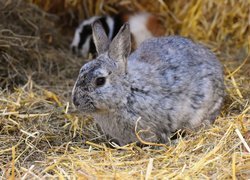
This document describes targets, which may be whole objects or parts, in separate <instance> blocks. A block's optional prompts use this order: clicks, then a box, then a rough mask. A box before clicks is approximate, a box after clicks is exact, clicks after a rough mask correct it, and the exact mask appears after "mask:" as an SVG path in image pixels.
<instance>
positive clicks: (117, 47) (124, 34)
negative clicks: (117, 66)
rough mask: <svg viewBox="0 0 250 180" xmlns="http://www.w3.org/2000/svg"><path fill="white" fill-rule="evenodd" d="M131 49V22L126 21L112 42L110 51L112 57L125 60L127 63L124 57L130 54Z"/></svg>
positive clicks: (121, 60)
mask: <svg viewBox="0 0 250 180" xmlns="http://www.w3.org/2000/svg"><path fill="white" fill-rule="evenodd" d="M130 50H131V35H130V30H129V24H128V23H125V24H124V25H123V26H122V27H121V29H120V30H119V32H118V34H117V35H116V36H115V38H114V39H113V41H112V42H111V44H110V46H109V51H108V53H109V57H110V58H112V59H114V60H116V61H119V62H123V64H124V63H125V65H126V62H124V59H126V58H127V57H128V56H129V54H130Z"/></svg>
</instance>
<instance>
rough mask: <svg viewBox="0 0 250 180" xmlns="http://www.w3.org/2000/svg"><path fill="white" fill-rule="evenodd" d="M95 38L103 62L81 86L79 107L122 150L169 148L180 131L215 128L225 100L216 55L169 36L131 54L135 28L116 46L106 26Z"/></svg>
mask: <svg viewBox="0 0 250 180" xmlns="http://www.w3.org/2000/svg"><path fill="white" fill-rule="evenodd" d="M92 28H93V37H94V43H95V45H96V49H97V52H98V57H97V58H96V59H93V60H92V61H90V62H89V63H87V64H85V65H84V66H83V67H82V68H81V70H80V73H79V76H78V79H77V81H76V83H75V86H74V89H73V92H72V98H73V103H74V105H75V106H76V108H77V109H78V110H79V111H80V112H82V113H85V114H89V115H92V116H93V117H94V119H95V121H96V122H97V123H98V124H99V125H100V127H101V128H102V130H103V131H104V133H105V134H108V135H110V136H111V137H113V138H114V139H117V140H118V141H119V143H120V145H125V144H128V143H131V142H135V141H138V139H137V137H136V134H135V125H136V122H137V119H138V118H139V117H141V120H140V121H138V124H137V125H138V129H137V131H139V130H143V132H142V133H140V134H139V135H140V137H141V138H142V139H143V140H144V141H150V142H159V143H167V142H168V140H169V137H170V136H171V134H172V133H173V132H175V131H177V130H179V129H197V128H199V127H200V126H202V125H209V124H212V123H213V122H214V120H215V118H216V117H217V115H218V114H219V112H220V108H221V105H222V102H223V97H224V84H223V70H222V66H221V64H220V62H219V61H218V60H217V58H216V56H215V55H214V54H213V53H212V52H210V51H209V50H208V49H207V48H205V47H204V46H202V45H199V44H196V43H194V42H192V41H191V40H189V39H187V38H184V37H179V36H169V37H160V38H152V39H149V40H146V41H144V42H143V43H142V44H141V46H140V47H139V48H138V49H137V50H136V51H135V52H134V53H132V54H131V55H129V54H130V48H131V41H130V30H129V25H128V24H127V23H126V24H124V25H123V26H122V27H121V29H120V31H119V33H118V34H117V35H116V37H115V38H114V39H113V41H112V42H110V40H109V38H108V37H107V35H106V33H105V31H104V29H103V27H102V25H101V24H100V22H98V21H96V22H94V24H93V26H92Z"/></svg>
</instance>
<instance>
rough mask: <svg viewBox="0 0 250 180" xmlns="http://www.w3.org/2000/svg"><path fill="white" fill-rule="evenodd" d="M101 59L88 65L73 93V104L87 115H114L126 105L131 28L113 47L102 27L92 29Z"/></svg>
mask: <svg viewBox="0 0 250 180" xmlns="http://www.w3.org/2000/svg"><path fill="white" fill-rule="evenodd" d="M92 30H93V39H94V43H95V46H96V50H97V53H98V57H97V58H96V59H94V60H92V61H90V62H89V63H87V64H85V65H84V66H83V67H82V68H81V70H80V73H79V76H78V79H77V81H76V83H75V86H74V89H73V93H72V96H73V103H74V105H75V106H76V108H77V109H78V110H80V111H81V112H83V113H96V112H105V111H112V109H116V108H117V107H118V106H119V105H120V104H124V103H126V102H125V101H126V98H125V97H126V92H127V89H128V88H129V85H128V81H127V76H126V72H127V69H126V68H127V57H128V55H129V54H130V49H131V41H130V30H129V25H128V24H127V23H126V24H124V25H123V26H122V27H121V29H120V31H119V32H118V34H117V35H116V37H115V38H114V39H113V41H112V42H111V43H110V40H109V39H108V37H107V35H106V33H105V31H104V29H103V27H102V25H101V23H100V22H99V21H95V22H94V23H93V25H92Z"/></svg>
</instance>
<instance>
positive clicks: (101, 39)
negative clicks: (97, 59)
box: [92, 20, 110, 54]
mask: <svg viewBox="0 0 250 180" xmlns="http://www.w3.org/2000/svg"><path fill="white" fill-rule="evenodd" d="M92 30H93V39H94V43H95V47H96V51H97V53H98V54H101V53H104V52H106V51H107V50H108V47H109V44H110V40H109V38H108V37H107V34H106V32H105V30H104V29H103V27H102V24H101V22H100V21H99V20H97V21H95V22H94V23H93V24H92Z"/></svg>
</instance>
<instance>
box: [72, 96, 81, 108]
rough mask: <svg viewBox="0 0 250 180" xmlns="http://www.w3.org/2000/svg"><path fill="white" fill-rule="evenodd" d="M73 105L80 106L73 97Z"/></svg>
mask: <svg viewBox="0 0 250 180" xmlns="http://www.w3.org/2000/svg"><path fill="white" fill-rule="evenodd" d="M73 104H74V105H75V106H79V105H80V103H79V101H78V99H77V98H76V96H73Z"/></svg>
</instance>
